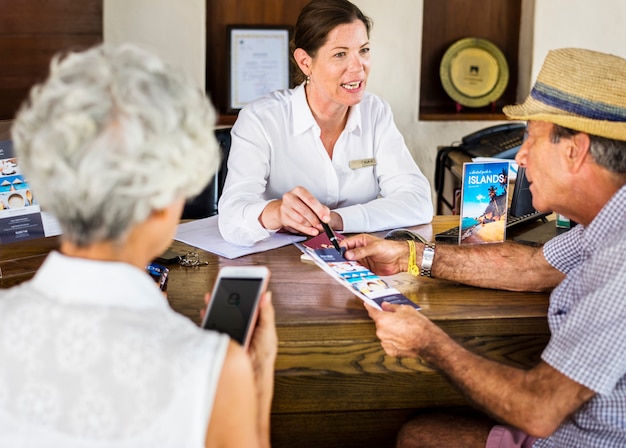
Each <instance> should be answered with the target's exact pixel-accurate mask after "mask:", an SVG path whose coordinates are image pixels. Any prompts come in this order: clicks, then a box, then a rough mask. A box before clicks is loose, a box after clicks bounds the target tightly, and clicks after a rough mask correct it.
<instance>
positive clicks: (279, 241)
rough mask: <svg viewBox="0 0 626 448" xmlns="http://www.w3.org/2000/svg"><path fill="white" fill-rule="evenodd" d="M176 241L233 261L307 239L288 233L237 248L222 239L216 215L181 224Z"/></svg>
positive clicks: (276, 234) (277, 234)
mask: <svg viewBox="0 0 626 448" xmlns="http://www.w3.org/2000/svg"><path fill="white" fill-rule="evenodd" d="M174 239H175V240H176V241H180V242H183V243H186V244H189V245H190V246H194V247H197V248H198V249H202V250H206V251H207V252H211V253H214V254H217V255H219V256H221V257H224V258H229V259H233V258H238V257H242V256H244V255H249V254H254V253H257V252H264V251H266V250H271V249H276V248H278V247H283V246H287V245H288V244H291V243H294V242H298V241H303V240H305V239H306V237H304V236H298V235H289V234H286V233H275V234H274V235H272V236H271V237H270V238H269V239H267V240H263V241H259V242H258V243H256V244H255V245H254V246H250V247H247V246H237V245H235V244H231V243H228V242H227V241H225V240H224V238H222V235H221V234H220V230H219V228H218V226H217V215H215V216H210V217H208V218H203V219H197V220H195V221H191V222H186V223H184V224H179V225H178V230H177V232H176V236H175V237H174Z"/></svg>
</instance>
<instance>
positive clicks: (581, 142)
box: [567, 132, 591, 172]
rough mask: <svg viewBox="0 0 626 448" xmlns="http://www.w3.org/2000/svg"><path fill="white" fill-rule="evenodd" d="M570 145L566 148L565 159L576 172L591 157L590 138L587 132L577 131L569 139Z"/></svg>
mask: <svg viewBox="0 0 626 448" xmlns="http://www.w3.org/2000/svg"><path fill="white" fill-rule="evenodd" d="M569 142H570V145H569V146H568V148H567V159H568V164H569V166H570V168H571V169H572V170H573V171H574V172H578V171H579V170H580V169H581V167H582V166H583V164H584V163H585V162H586V161H588V160H589V159H588V158H589V157H591V154H590V149H591V139H590V138H589V135H588V134H585V133H584V132H579V133H578V134H574V135H573V136H572V137H571V138H570V139H569Z"/></svg>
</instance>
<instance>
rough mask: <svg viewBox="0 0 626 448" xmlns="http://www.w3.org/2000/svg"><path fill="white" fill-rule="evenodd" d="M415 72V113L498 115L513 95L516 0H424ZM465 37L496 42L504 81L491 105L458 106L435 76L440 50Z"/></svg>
mask: <svg viewBox="0 0 626 448" xmlns="http://www.w3.org/2000/svg"><path fill="white" fill-rule="evenodd" d="M423 17H424V23H423V27H422V54H421V73H420V108H419V109H420V113H419V119H420V120H425V121H435V120H444V121H445V120H448V121H454V120H504V119H506V117H505V116H504V115H503V114H502V106H503V105H506V104H513V103H515V100H516V91H517V82H518V52H519V39H520V19H521V0H508V1H502V0H424V9H423ZM467 37H480V38H483V39H487V40H489V41H490V42H492V43H493V44H494V45H496V46H497V47H498V48H499V49H500V50H501V51H502V52H503V53H504V55H505V57H506V60H507V63H508V66H509V83H508V85H507V87H506V90H505V91H504V93H503V94H502V96H501V97H500V99H498V101H497V102H496V106H497V107H496V110H492V108H491V107H490V106H489V107H485V108H480V109H470V108H463V109H462V110H461V112H456V108H455V103H454V101H453V100H451V99H450V97H449V96H448V94H447V93H446V92H445V90H444V88H443V85H442V84H441V79H440V76H439V67H440V65H441V59H442V58H443V55H444V54H445V52H446V50H447V49H448V48H449V47H450V45H452V44H453V43H455V42H456V41H458V40H459V39H464V38H467Z"/></svg>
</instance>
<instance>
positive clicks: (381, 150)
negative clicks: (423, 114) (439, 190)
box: [218, 85, 433, 246]
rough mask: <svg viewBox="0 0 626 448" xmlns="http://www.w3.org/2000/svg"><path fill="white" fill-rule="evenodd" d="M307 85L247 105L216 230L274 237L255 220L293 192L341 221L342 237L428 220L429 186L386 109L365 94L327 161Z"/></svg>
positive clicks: (235, 132) (245, 241) (232, 235)
mask: <svg viewBox="0 0 626 448" xmlns="http://www.w3.org/2000/svg"><path fill="white" fill-rule="evenodd" d="M320 132H321V131H320V128H319V126H318V125H317V123H316V121H315V119H314V117H313V114H312V113H311V110H310V109H309V106H308V104H307V101H306V95H305V90H304V86H303V85H300V86H298V87H296V88H295V89H292V90H285V91H277V92H274V93H272V94H270V95H269V96H266V97H263V98H261V99H259V100H257V101H254V102H252V103H249V104H248V105H246V106H245V107H244V108H243V109H242V110H241V111H240V112H239V116H238V118H237V121H236V123H235V125H234V126H233V129H232V133H231V135H232V144H231V148H230V154H229V157H228V175H227V177H226V183H225V185H224V190H223V193H222V196H221V198H220V201H219V204H218V209H219V218H218V220H219V227H220V232H221V234H222V236H223V237H224V239H225V240H226V241H229V242H231V243H234V244H239V245H245V246H249V245H253V244H254V243H255V242H257V241H261V240H263V239H266V238H268V237H269V236H270V235H271V234H272V233H273V231H271V230H267V229H264V228H263V227H262V226H261V224H260V223H259V220H258V218H259V215H260V214H261V212H262V211H263V209H264V208H265V206H266V205H267V204H268V203H269V202H270V201H272V200H275V199H280V198H281V197H282V195H283V194H285V193H287V192H288V191H290V190H292V189H293V188H295V187H296V186H303V187H305V188H306V189H307V190H309V191H310V192H311V193H312V194H313V195H314V196H315V197H316V198H317V199H318V200H319V201H320V202H321V203H322V204H325V205H326V206H328V207H329V208H330V209H331V210H333V211H335V212H337V213H338V214H339V215H341V217H342V219H343V223H344V229H343V232H346V233H351V232H374V231H377V230H383V229H390V228H395V227H405V226H412V225H418V224H423V223H427V222H430V221H431V219H432V216H433V205H432V198H431V190H430V185H429V183H428V180H427V179H426V177H425V176H424V175H423V173H422V172H421V171H420V169H419V167H418V166H417V164H416V163H415V161H414V159H413V157H412V156H411V154H410V152H409V150H408V148H407V147H406V144H405V142H404V139H403V137H402V135H401V134H400V132H399V131H398V129H397V127H396V125H395V123H394V122H393V115H392V112H391V108H390V107H389V105H388V104H387V103H386V102H385V101H384V100H382V99H381V98H379V97H377V96H375V95H372V94H370V93H365V95H364V96H363V100H362V101H361V102H360V103H359V104H357V105H356V106H353V107H351V109H350V115H349V117H348V121H347V123H346V127H345V129H344V131H343V132H342V134H341V135H340V137H339V139H338V140H337V142H336V143H335V148H334V151H333V157H332V160H331V159H330V158H329V157H328V153H327V152H326V150H325V149H324V146H323V144H322V141H321V139H320Z"/></svg>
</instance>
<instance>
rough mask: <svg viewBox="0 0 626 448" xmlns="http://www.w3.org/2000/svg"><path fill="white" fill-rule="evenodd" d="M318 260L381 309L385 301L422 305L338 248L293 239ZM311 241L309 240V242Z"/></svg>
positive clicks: (414, 305)
mask: <svg viewBox="0 0 626 448" xmlns="http://www.w3.org/2000/svg"><path fill="white" fill-rule="evenodd" d="M294 244H295V245H296V246H297V247H298V249H300V250H301V251H302V253H304V254H306V255H308V256H309V257H310V258H311V260H313V262H315V264H317V265H318V266H319V267H320V268H322V269H323V270H324V271H325V272H327V273H328V274H330V276H331V277H333V278H334V279H335V280H337V281H338V282H339V283H341V284H342V285H344V286H345V287H346V288H348V289H349V290H350V291H352V293H353V294H354V295H356V296H357V297H359V298H360V299H361V300H363V301H364V302H366V303H368V304H369V305H371V306H373V307H375V308H378V309H381V304H382V303H383V302H388V303H394V304H398V305H410V306H412V307H413V308H415V309H418V310H419V309H421V308H420V306H419V305H416V304H415V303H413V302H411V300H409V299H408V298H407V297H406V296H405V295H403V294H402V293H401V292H400V291H398V290H397V289H395V288H393V287H391V286H389V284H387V282H385V280H383V279H382V278H380V277H379V276H378V275H376V274H374V273H373V272H372V271H370V270H369V269H367V268H366V267H365V266H363V265H362V264H360V263H358V262H356V261H350V260H346V259H345V258H344V257H343V254H341V253H340V252H338V251H337V250H336V249H335V248H332V247H331V248H326V247H322V248H319V249H313V248H311V247H307V246H306V243H304V244H300V243H294ZM309 244H310V243H309Z"/></svg>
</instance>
